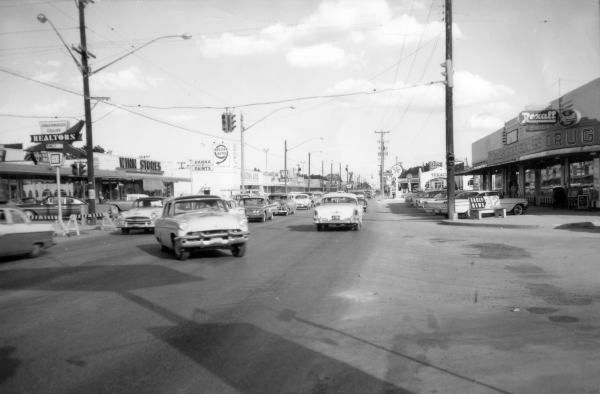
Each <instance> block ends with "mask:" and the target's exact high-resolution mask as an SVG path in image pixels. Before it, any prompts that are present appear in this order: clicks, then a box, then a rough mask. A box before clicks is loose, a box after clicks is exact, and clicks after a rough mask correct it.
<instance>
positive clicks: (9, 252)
mask: <svg viewBox="0 0 600 394" xmlns="http://www.w3.org/2000/svg"><path fill="white" fill-rule="evenodd" d="M52 245H54V227H53V226H52V225H51V224H45V223H32V222H31V221H30V220H29V218H28V217H27V215H26V214H25V212H23V211H22V210H21V209H19V208H17V207H13V206H9V205H5V204H2V205H0V256H15V255H20V254H27V255H29V256H30V257H37V256H38V255H39V254H40V253H41V251H42V249H46V248H49V247H50V246H52Z"/></svg>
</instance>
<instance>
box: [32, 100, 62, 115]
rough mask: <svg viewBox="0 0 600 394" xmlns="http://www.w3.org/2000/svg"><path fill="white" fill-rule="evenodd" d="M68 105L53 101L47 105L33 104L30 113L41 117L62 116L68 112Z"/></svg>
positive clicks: (60, 101)
mask: <svg viewBox="0 0 600 394" xmlns="http://www.w3.org/2000/svg"><path fill="white" fill-rule="evenodd" d="M69 109H70V105H69V104H68V103H67V102H66V101H65V100H55V101H52V102H51V103H48V104H33V105H32V106H31V111H32V112H33V113H34V114H39V115H42V116H48V117H51V116H55V115H64V112H68V110H69Z"/></svg>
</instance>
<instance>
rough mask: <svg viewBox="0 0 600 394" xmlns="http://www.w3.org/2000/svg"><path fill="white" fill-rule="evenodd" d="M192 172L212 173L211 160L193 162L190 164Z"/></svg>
mask: <svg viewBox="0 0 600 394" xmlns="http://www.w3.org/2000/svg"><path fill="white" fill-rule="evenodd" d="M190 168H191V169H192V170H193V171H212V170H213V164H212V161H211V160H194V161H192V162H191V163H190Z"/></svg>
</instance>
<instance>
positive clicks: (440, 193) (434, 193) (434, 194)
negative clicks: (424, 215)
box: [413, 190, 447, 208]
mask: <svg viewBox="0 0 600 394" xmlns="http://www.w3.org/2000/svg"><path fill="white" fill-rule="evenodd" d="M446 193H447V192H446V190H430V191H426V192H424V193H423V195H422V196H419V197H417V198H415V199H414V200H413V205H414V206H415V207H417V208H424V206H425V201H433V200H439V199H444V198H446V196H447V194H446Z"/></svg>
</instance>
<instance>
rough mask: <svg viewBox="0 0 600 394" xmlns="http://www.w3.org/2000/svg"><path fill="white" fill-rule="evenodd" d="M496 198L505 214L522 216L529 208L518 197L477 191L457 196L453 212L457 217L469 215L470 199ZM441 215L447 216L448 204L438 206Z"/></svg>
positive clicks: (523, 200) (525, 201) (496, 192)
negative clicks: (476, 197)
mask: <svg viewBox="0 0 600 394" xmlns="http://www.w3.org/2000/svg"><path fill="white" fill-rule="evenodd" d="M475 196H478V197H497V198H498V199H499V202H500V208H504V209H506V212H509V213H512V214H513V215H522V214H524V213H525V211H526V210H527V208H528V207H529V202H528V201H527V200H526V199H524V198H519V197H512V198H510V197H506V198H505V197H503V196H502V195H501V194H500V192H498V191H496V190H479V191H467V192H463V193H459V194H457V195H456V196H455V197H454V198H455V199H454V212H455V213H456V214H457V215H459V216H469V215H470V205H469V198H470V197H475ZM439 213H441V214H446V215H447V214H448V203H447V201H446V203H445V204H442V205H441V206H440V212H439Z"/></svg>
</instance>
